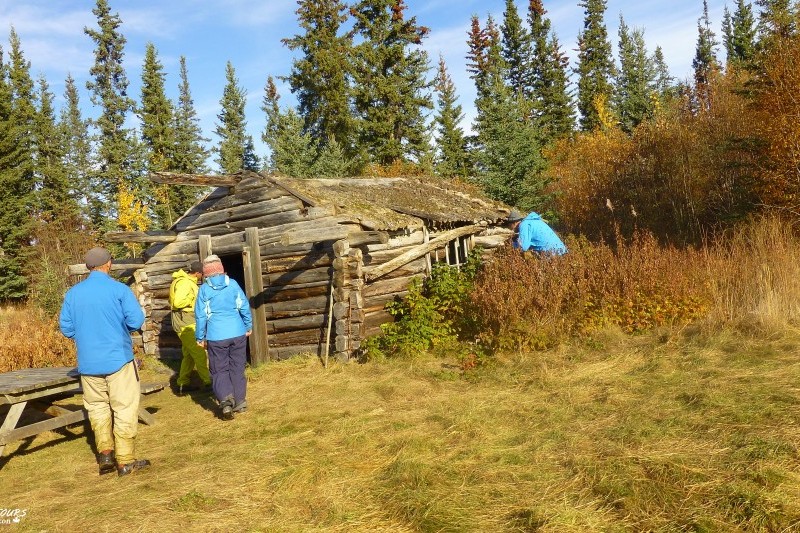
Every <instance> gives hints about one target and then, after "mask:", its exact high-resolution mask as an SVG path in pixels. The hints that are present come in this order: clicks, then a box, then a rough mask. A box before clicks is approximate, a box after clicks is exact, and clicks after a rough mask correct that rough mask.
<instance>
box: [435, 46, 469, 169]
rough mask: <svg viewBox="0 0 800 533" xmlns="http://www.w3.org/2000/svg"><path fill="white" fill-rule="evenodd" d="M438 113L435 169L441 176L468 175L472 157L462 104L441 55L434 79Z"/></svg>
mask: <svg viewBox="0 0 800 533" xmlns="http://www.w3.org/2000/svg"><path fill="white" fill-rule="evenodd" d="M435 89H436V94H437V103H438V112H437V115H436V117H435V122H436V124H437V126H438V127H437V138H436V146H437V153H436V161H435V168H436V172H437V173H438V174H439V175H440V176H445V177H454V176H461V177H465V176H467V174H468V173H469V158H468V157H467V151H466V140H465V139H464V130H463V129H461V126H460V123H461V121H462V120H463V119H464V113H463V112H462V109H461V106H460V105H458V103H457V102H458V97H457V95H456V86H455V84H454V83H453V80H452V78H451V77H450V74H449V73H448V72H447V66H446V65H445V62H444V58H443V57H441V56H439V71H438V74H437V76H436V80H435Z"/></svg>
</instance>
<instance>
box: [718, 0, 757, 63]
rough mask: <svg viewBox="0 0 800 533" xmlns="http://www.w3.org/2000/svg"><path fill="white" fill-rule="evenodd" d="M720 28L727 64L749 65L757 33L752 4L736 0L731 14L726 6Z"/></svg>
mask: <svg viewBox="0 0 800 533" xmlns="http://www.w3.org/2000/svg"><path fill="white" fill-rule="evenodd" d="M722 30H723V31H722V33H723V39H722V42H723V44H724V46H725V53H726V60H727V64H728V66H729V67H733V68H742V67H747V66H749V65H751V64H752V62H753V60H754V59H755V52H756V33H757V29H756V20H755V16H754V15H753V7H752V5H751V4H750V3H748V2H745V0H736V10H735V11H734V13H733V15H731V14H730V12H729V11H728V8H727V6H726V7H725V12H724V15H723V22H722Z"/></svg>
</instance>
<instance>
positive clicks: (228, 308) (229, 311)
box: [194, 274, 253, 342]
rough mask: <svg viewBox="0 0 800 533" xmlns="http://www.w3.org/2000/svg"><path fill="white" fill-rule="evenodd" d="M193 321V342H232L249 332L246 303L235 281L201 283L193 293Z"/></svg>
mask: <svg viewBox="0 0 800 533" xmlns="http://www.w3.org/2000/svg"><path fill="white" fill-rule="evenodd" d="M194 317H195V320H196V321H197V325H196V330H195V338H196V339H197V342H201V341H203V340H209V341H222V340H226V339H233V338H235V337H241V336H242V335H244V334H245V333H247V332H248V331H250V330H251V329H252V328H253V318H252V315H251V314H250V302H249V301H248V299H247V296H246V295H245V293H244V291H243V290H242V288H241V287H239V284H238V283H236V280H233V279H231V278H229V277H228V275H227V274H216V275H214V276H211V277H208V278H206V279H205V281H204V282H203V285H202V286H201V287H200V291H199V292H198V293H197V300H196V301H195V304H194Z"/></svg>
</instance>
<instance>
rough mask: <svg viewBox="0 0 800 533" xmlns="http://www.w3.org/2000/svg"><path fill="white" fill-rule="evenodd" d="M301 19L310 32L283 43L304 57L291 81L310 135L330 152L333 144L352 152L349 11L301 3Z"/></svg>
mask: <svg viewBox="0 0 800 533" xmlns="http://www.w3.org/2000/svg"><path fill="white" fill-rule="evenodd" d="M298 5H299V7H298V9H297V12H296V13H297V17H298V22H299V24H300V27H301V28H302V29H303V30H304V33H303V34H302V35H300V34H298V35H295V36H294V37H292V38H291V39H283V41H282V42H283V44H284V45H286V46H287V47H288V48H289V49H290V50H292V51H295V50H299V51H300V52H301V56H300V58H299V59H295V60H294V61H293V63H292V73H291V74H290V75H289V76H288V77H286V78H285V80H287V81H288V82H289V85H290V86H291V88H292V92H293V93H295V94H296V96H297V101H298V105H299V112H300V115H301V116H302V117H303V120H304V131H306V132H308V133H310V134H311V137H312V138H313V139H314V141H315V142H316V143H317V144H318V145H319V146H320V147H324V146H325V145H326V144H327V143H328V142H329V141H335V142H337V143H338V144H339V145H340V146H341V147H345V148H346V149H348V150H350V149H351V148H350V146H351V145H352V142H353V140H354V118H353V116H352V112H351V109H350V94H351V88H350V84H349V73H350V60H349V58H350V54H351V50H352V47H353V42H352V35H351V34H350V33H343V34H340V33H341V31H340V30H341V26H342V24H343V23H344V22H345V21H346V20H347V6H346V5H345V4H344V3H343V2H341V1H340V0H299V1H298Z"/></svg>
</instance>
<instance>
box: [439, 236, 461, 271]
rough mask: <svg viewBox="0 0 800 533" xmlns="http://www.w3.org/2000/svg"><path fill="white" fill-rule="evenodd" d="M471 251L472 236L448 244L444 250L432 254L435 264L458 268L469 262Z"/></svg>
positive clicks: (459, 238)
mask: <svg viewBox="0 0 800 533" xmlns="http://www.w3.org/2000/svg"><path fill="white" fill-rule="evenodd" d="M469 251H470V236H469V235H464V236H461V237H458V238H457V239H453V240H452V241H450V242H448V243H447V245H446V246H444V247H443V248H442V249H437V250H435V251H434V252H433V253H432V254H431V256H430V257H431V261H432V262H434V263H446V264H448V265H450V266H454V267H456V268H459V269H460V268H461V265H463V264H464V263H466V262H467V256H468V255H469Z"/></svg>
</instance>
